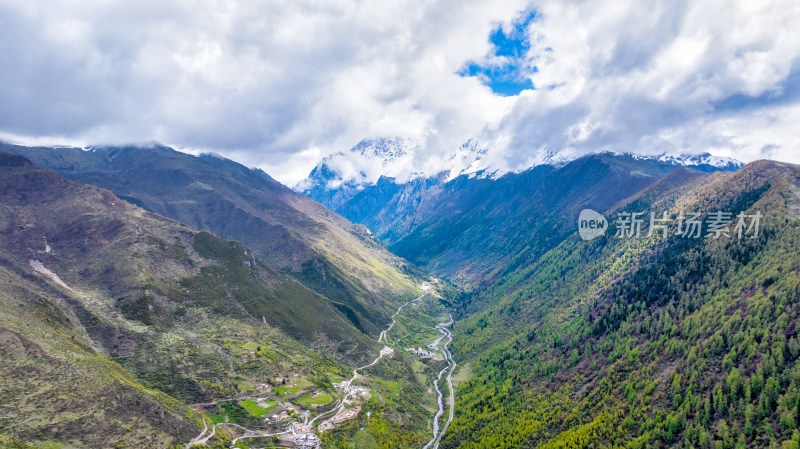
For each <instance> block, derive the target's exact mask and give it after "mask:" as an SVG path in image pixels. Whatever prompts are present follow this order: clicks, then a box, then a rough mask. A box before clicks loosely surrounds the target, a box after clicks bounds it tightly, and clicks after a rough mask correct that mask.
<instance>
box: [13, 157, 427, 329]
mask: <svg viewBox="0 0 800 449" xmlns="http://www.w3.org/2000/svg"><path fill="white" fill-rule="evenodd" d="M0 150H2V151H7V152H11V153H16V154H20V155H22V156H24V157H26V158H28V159H30V160H31V161H33V163H34V164H36V165H37V166H40V167H42V168H46V169H49V170H53V171H56V172H57V173H59V174H60V175H62V176H64V177H67V178H69V179H72V180H75V181H79V182H84V183H87V184H91V185H95V186H98V187H101V188H105V189H109V190H111V191H112V192H114V194H115V195H117V196H118V197H120V198H122V199H124V200H125V201H127V202H130V203H132V204H135V205H138V206H140V207H142V208H144V209H146V210H148V211H151V212H155V213H157V214H159V215H162V216H164V217H167V218H171V219H174V220H177V221H179V222H181V223H184V224H186V225H188V226H190V227H192V228H196V229H201V230H207V231H210V232H213V233H214V234H216V235H219V236H221V237H223V238H226V239H231V240H236V241H239V242H242V243H243V244H244V245H245V246H246V247H247V248H249V249H251V250H252V251H253V253H254V255H255V256H256V257H258V258H259V259H260V260H262V261H263V263H264V264H266V265H267V266H268V267H270V268H271V269H272V270H273V271H276V272H279V273H281V274H282V275H283V276H286V277H288V278H290V279H294V280H296V281H298V282H300V283H302V284H303V285H305V286H306V287H307V288H309V289H311V290H313V291H314V292H315V293H317V294H319V295H321V296H323V297H325V298H327V299H328V300H330V301H331V302H332V303H333V304H334V305H335V306H336V307H337V308H338V310H339V311H340V312H341V314H343V315H344V316H346V317H347V318H348V320H349V321H350V323H351V324H352V325H353V326H354V327H356V328H357V329H359V330H360V331H362V332H364V333H367V334H369V335H373V336H377V334H378V333H379V332H380V329H381V328H383V327H384V325H385V323H386V322H387V321H388V316H389V315H391V313H392V310H393V309H394V308H396V307H397V305H399V304H400V303H402V301H404V300H407V299H410V298H412V297H414V296H415V295H417V294H418V291H417V289H416V281H415V279H419V278H421V277H422V273H420V272H419V271H418V270H416V268H414V267H413V266H412V265H411V264H409V263H408V262H406V261H404V260H403V259H400V258H398V257H397V256H395V255H393V254H392V253H390V252H389V251H387V250H386V248H385V246H384V245H383V244H382V243H380V242H379V241H378V240H377V239H375V238H374V237H372V236H371V235H370V233H369V231H367V230H366V228H364V227H363V226H358V225H354V224H353V223H351V222H349V221H347V220H346V219H344V218H342V217H340V216H338V215H336V214H333V213H331V212H330V211H328V210H327V209H325V208H324V207H323V206H321V205H319V204H317V203H315V202H314V201H312V200H310V199H308V198H306V197H305V196H302V195H299V194H297V193H295V192H293V191H292V190H290V189H289V188H287V187H285V186H283V185H281V184H280V183H278V182H276V181H275V180H273V179H272V178H270V177H269V176H268V175H267V174H266V173H264V172H263V171H260V170H253V169H249V168H247V167H244V166H242V165H241V164H238V163H235V162H233V161H231V160H228V159H224V158H221V157H218V156H214V155H203V156H199V157H196V156H192V155H189V154H185V153H181V152H178V151H175V150H173V149H171V148H169V147H165V146H161V145H154V146H152V147H96V148H92V149H91V150H90V151H85V150H82V149H78V148H47V147H23V146H16V145H9V144H0Z"/></svg>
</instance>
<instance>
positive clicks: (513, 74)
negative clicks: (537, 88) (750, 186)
mask: <svg viewBox="0 0 800 449" xmlns="http://www.w3.org/2000/svg"><path fill="white" fill-rule="evenodd" d="M535 17H536V13H535V12H526V13H524V14H523V15H522V16H521V17H520V18H519V19H518V20H516V21H514V23H513V24H512V28H511V29H510V30H508V32H506V30H503V27H502V26H498V27H497V28H495V29H494V31H492V33H491V34H490V35H489V41H490V42H491V43H492V45H493V46H494V52H493V54H490V55H487V56H486V57H485V58H484V60H483V61H480V62H475V61H471V62H469V63H468V64H466V65H465V66H464V67H463V68H462V69H461V70H459V72H458V74H459V75H460V76H474V77H477V78H478V79H479V80H480V81H481V82H482V83H483V84H486V85H487V86H489V88H491V89H492V91H493V92H495V93H496V94H499V95H503V96H513V95H518V94H519V93H520V92H522V91H523V90H527V89H533V88H534V86H533V83H532V82H531V80H530V77H529V76H530V74H531V73H535V72H536V67H533V68H531V67H528V65H527V62H526V61H525V55H526V54H527V52H528V49H530V43H529V42H528V37H527V29H528V26H529V25H530V23H531V22H532V21H533V19H534V18H535Z"/></svg>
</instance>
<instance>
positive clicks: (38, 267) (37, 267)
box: [28, 259, 72, 291]
mask: <svg viewBox="0 0 800 449" xmlns="http://www.w3.org/2000/svg"><path fill="white" fill-rule="evenodd" d="M28 263H29V264H30V265H31V268H33V271H35V272H37V273H39V274H42V275H44V276H46V277H48V278H50V280H51V281H53V283H54V284H57V285H59V286H61V287H63V288H65V289H67V290H69V291H72V287H70V286H69V285H67V284H66V283H65V282H64V281H62V280H61V278H60V277H58V275H57V274H55V273H53V272H52V271H50V270H48V269H47V267H45V266H44V264H42V263H41V262H39V261H38V260H33V259H31V260H29V261H28Z"/></svg>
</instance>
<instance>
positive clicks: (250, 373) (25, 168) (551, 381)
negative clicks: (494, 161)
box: [0, 139, 800, 449]
mask: <svg viewBox="0 0 800 449" xmlns="http://www.w3.org/2000/svg"><path fill="white" fill-rule="evenodd" d="M419 151H422V149H421V147H420V146H419V145H418V144H417V143H415V142H413V141H406V140H402V139H378V140H370V141H364V142H362V143H361V144H359V145H357V146H356V147H355V148H354V149H353V150H352V151H349V152H343V153H341V154H339V155H334V156H331V157H329V158H327V159H326V160H324V161H322V162H321V163H320V164H319V165H317V167H316V168H315V169H314V170H313V171H312V172H311V174H310V176H309V178H308V179H307V180H305V181H304V182H303V183H301V185H300V187H303V189H300V190H301V193H302V194H301V193H298V192H296V191H293V190H291V189H289V188H287V187H285V186H283V185H281V184H279V183H278V182H276V181H275V180H273V179H272V178H271V177H269V176H268V175H267V174H266V173H264V172H262V171H260V170H257V169H250V168H247V167H244V166H242V165H240V164H238V163H235V162H233V161H230V160H227V159H225V158H222V157H220V156H216V155H211V154H207V155H200V156H193V155H189V154H184V153H180V152H177V151H175V150H173V149H171V148H168V147H165V146H162V145H150V146H124V147H112V146H103V147H89V148H86V149H81V148H48V147H26V146H19V145H10V144H2V145H0V187H1V189H0V282H2V284H3V288H2V289H0V299H1V300H2V301H1V302H0V354H2V359H0V373H2V376H3V379H4V381H3V382H2V384H0V447H2V446H3V445H4V444H6V443H5V442H8V441H10V440H8V435H13V441H14V442H13V443H10V444H9V447H26V446H25V445H24V444H23V443H17V442H16V439H19V440H22V441H27V442H32V443H33V444H35V445H39V446H41V444H55V447H59V446H58V444H61V445H65V446H66V447H106V446H108V445H112V446H115V445H116V446H119V447H148V446H149V447H170V446H184V445H187V443H188V442H189V441H191V440H192V439H193V437H195V440H196V435H198V434H201V435H203V434H206V430H204V429H209V428H210V427H211V424H213V423H219V422H225V421H227V422H228V423H232V424H235V425H245V426H255V425H261V419H260V418H258V417H256V416H255V415H252V416H251V415H250V414H248V412H247V411H246V410H247V409H246V406H245V405H242V403H243V401H244V399H245V398H251V397H256V396H254V395H259V396H261V397H262V399H259V400H261V401H262V402H261V404H265V403H266V402H263V401H267V399H269V400H274V402H275V403H276V404H282V405H277V406H278V407H280V408H286V409H287V411H289V408H287V407H288V404H286V402H291V401H294V402H295V404H297V403H302V404H306V405H305V406H306V407H312V408H314V410H312V411H310V412H309V413H310V415H311V416H320V415H324V413H326V410H327V409H326V408H325V407H326V406H325V405H321V406H320V405H310V404H311V402H308V401H311V399H312V398H319V397H323V396H327V395H329V396H330V397H331V398H337V399H336V400H339V399H341V401H342V402H336V401H334V402H332V404H334V405H336V406H337V407H338V404H343V405H342V406H341V407H343V408H347V407H349V410H356V408H357V411H355V413H354V415H353V416H352V417H350V418H349V419H348V420H344V421H342V422H339V423H337V425H336V426H335V427H334V428H329V429H328V430H325V431H324V432H319V431H317V432H318V435H320V437H321V444H322V447H323V448H333V447H352V448H363V449H372V448H378V447H380V448H392V449H394V448H396V449H400V448H419V447H423V446H424V445H425V443H426V442H427V441H431V442H432V443H431V444H434V443H435V444H438V447H440V448H442V449H445V448H447V449H450V448H453V449H454V448H466V449H470V448H488V447H491V448H498V449H502V448H508V449H511V448H533V447H536V448H540V447H541V448H585V447H629V448H648V447H649V448H659V447H686V448H690V447H694V448H736V449H739V448H750V447H755V448H770V449H771V448H774V447H782V448H797V447H798V446H800V383H798V382H799V381H798V379H800V374H798V373H800V343H798V333H800V324H798V323H800V307H799V306H798V305H799V304H800V302H798V298H800V251H798V248H797V243H796V242H797V241H798V237H799V236H798V233H799V232H800V167H798V166H796V165H792V164H786V163H781V162H776V161H755V162H751V163H749V164H747V165H743V164H741V163H738V162H736V161H733V160H729V159H724V158H716V157H713V156H710V155H698V156H688V155H675V156H671V155H661V156H641V155H636V154H627V153H626V154H621V153H613V152H601V153H597V154H590V155H583V156H580V157H567V156H564V155H557V154H552V155H549V156H548V157H546V158H543V159H542V163H538V164H535V165H534V166H531V167H529V168H527V169H525V170H521V171H505V172H503V171H498V170H492V169H491V167H487V166H485V165H484V164H483V163H484V162H486V161H487V159H486V157H487V153H486V150H484V149H482V148H481V147H480V146H479V145H478V144H477V143H476V142H474V141H470V142H468V143H467V144H465V146H464V147H463V148H461V149H459V150H458V151H456V152H454V153H453V156H454V158H453V161H455V160H456V159H458V162H457V163H456V162H454V163H453V164H452V167H453V169H452V170H451V171H448V172H440V173H433V174H430V173H423V172H422V171H420V172H414V171H413V170H409V167H411V168H413V161H414V155H415V153H416V152H419ZM354 157H355V158H356V159H359V158H360V159H363V161H362V162H357V163H351V162H352V160H353V158H354ZM364 161H366V162H364ZM398 161H399V162H398ZM476 161H477V163H476ZM348 164H350V165H348ZM359 164H360V165H359ZM403 164H406V165H403ZM408 164H411V165H410V166H408ZM587 210H590V211H591V214H593V215H592V216H594V217H602V219H603V223H605V224H604V227H603V228H602V229H599V231H600V233H599V235H598V237H597V238H594V239H591V240H587V239H584V238H582V235H581V233H580V232H579V225H580V223H579V216H581V214H582V213H584V214H585V213H586V212H587ZM637 214H638V215H637ZM636 216H639V217H642V218H641V219H640V220H639V221H638V222H637V224H636V225H635V226H636V227H633V226H634V225H633V224H632V221H631V220H633V217H636ZM690 217H693V218H690ZM626 220H627V221H626ZM691 223H694V225H697V226H699V227H697V228H696V229H695V228H690V224H691ZM626 224H627V226H628V227H627V228H626ZM606 225H607V228H606V227H605V226H606ZM694 225H692V226H694ZM690 229H695V230H696V234H694V233H693V231H692V232H689V230H690ZM603 230H604V231H603ZM423 285H424V288H425V290H424V291H423V290H422V289H421V288H420V287H422V286H423ZM426 292H427V293H426ZM423 293H424V294H423ZM420 295H421V296H420ZM428 296H430V299H431V300H430V301H421V300H417V301H413V299H414V298H418V297H419V298H426V297H428ZM404 307H405V309H404ZM451 319H452V320H451ZM437 323H438V325H437ZM444 329H446V331H445V330H444ZM450 334H451V335H452V342H451V343H449V344H450V349H449V350H447V347H446V346H445V347H443V346H442V341H443V340H444V339H445V337H446V336H447V335H450ZM434 343H435V344H434ZM428 344H434V346H427V345H428ZM437 345H438V346H437ZM426 348H427V349H426ZM443 348H444V349H443ZM450 352H452V357H450V355H449V354H450ZM437 354H441V357H439V356H437ZM376 355H378V358H374V357H375V356H376ZM453 360H454V361H457V362H458V363H457V365H455V364H453V363H452V361H453ZM359 367H360V368H359ZM451 368H452V369H454V371H453V372H452V373H451V374H452V377H450V376H449V375H448V376H447V377H446V381H445V377H444V376H445V374H446V373H447V372H448V370H449V369H451ZM354 369H355V371H354ZM359 370H361V371H359ZM365 370H366V372H365ZM350 378H352V379H354V380H355V379H358V380H359V384H360V385H366V386H368V391H369V397H368V399H364V400H362V401H361V402H358V403H357V405H356V404H350V405H347V404H346V403H345V400H348V396H347V395H341V394H340V392H341V391H342V390H340V389H341V388H342V385H343V384H345V383H346V381H347V380H348V379H350ZM436 379H440V380H441V382H440V383H434V381H435V380H436ZM287 380H288V381H289V382H292V385H295V386H283V385H285V384H284V383H282V382H286V381H287ZM334 383H336V384H337V385H338V387H334V386H333V385H334ZM449 383H452V385H453V388H454V390H453V392H452V394H453V397H454V400H453V401H451V400H449V399H447V395H446V394H442V393H441V391H447V389H448V388H449V386H446V385H448V384H449ZM301 385H305V386H301ZM348 385H349V384H348ZM303 388H309V390H303ZM337 388H338V389H337ZM345 388H346V387H345ZM295 390H297V391H296V396H294V397H293V396H291V395H292V394H294V393H293V392H294V391H295ZM312 392H313V395H314V396H313V397H312ZM437 393H438V394H439V399H437ZM284 394H286V395H290V396H288V398H289V399H283V398H284V397H283V396H282V395H284ZM301 400H302V401H306V402H298V401H301ZM437 402H438V404H437ZM237 404H238V405H237ZM190 405H191V406H190ZM450 405H452V407H453V410H454V412H453V419H452V421H450V420H447V419H446V416H447V413H446V407H445V406H450ZM265 406H267V405H265ZM437 406H438V407H439V411H440V412H441V413H439V414H438V415H442V419H441V421H440V422H438V423H437V425H436V426H434V425H432V419H434V416H435V414H436V410H437ZM247 407H250V409H249V410H254V409H253V407H252V404H251V405H247ZM269 407H272V406H269ZM319 407H321V408H319ZM20 411H21V412H20ZM265 413H266V411H265ZM259 416H260V415H259ZM295 419H297V423H298V424H302V417H296V418H295ZM317 424H319V422H317ZM439 424H441V425H442V426H443V428H444V429H445V431H444V432H443V433H442V434H440V435H439V436H438V439H437V435H436V433H435V432H436V429H439V430H441V428H442V427H440V426H439ZM321 428H322V427H320V429H321ZM214 429H215V432H216V433H214V434H213V438H212V437H210V438H211V439H210V440H209V439H207V440H206V441H205V443H207V444H209V445H216V446H217V447H229V446H230V445H231V444H232V440H233V439H234V438H236V436H237V435H239V436H241V434H237V431H236V429H235V427H233V426H230V425H229V426H226V427H225V429H226V430H223V429H222V427H217V426H214ZM217 429H219V430H218V431H217ZM201 432H202V433H201ZM431 436H433V440H430V438H431ZM436 441H439V442H438V443H436ZM46 442H50V443H46ZM245 443H247V444H251V443H252V441H245V440H238V443H237V444H239V445H244V444H245ZM262 443H263V440H262ZM256 444H257V447H261V446H258V444H261V443H256ZM280 444H283V443H280ZM14 445H16V446H14ZM29 447H36V446H29Z"/></svg>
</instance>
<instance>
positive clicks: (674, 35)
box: [0, 0, 800, 183]
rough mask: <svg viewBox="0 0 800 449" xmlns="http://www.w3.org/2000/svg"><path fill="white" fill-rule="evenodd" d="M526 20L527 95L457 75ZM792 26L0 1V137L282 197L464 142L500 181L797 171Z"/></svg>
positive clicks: (618, 1)
mask: <svg viewBox="0 0 800 449" xmlns="http://www.w3.org/2000/svg"><path fill="white" fill-rule="evenodd" d="M530 9H534V10H536V11H537V17H536V18H535V20H534V21H533V22H532V23H531V24H530V27H529V29H528V34H529V39H530V43H531V48H530V51H529V54H528V55H527V58H528V62H529V64H531V65H535V66H536V67H537V69H538V71H537V72H536V73H534V74H532V75H531V79H532V81H533V83H534V85H535V86H536V88H537V90H536V91H526V92H523V94H521V95H519V96H518V97H500V96H498V95H495V94H493V93H492V92H491V90H490V89H489V88H488V87H486V86H485V85H483V84H482V83H481V82H480V80H479V79H477V78H463V77H460V76H458V75H457V74H456V72H458V70H459V69H460V68H462V67H463V66H464V64H466V63H467V62H469V61H491V60H493V58H492V57H491V56H490V55H491V45H490V44H489V42H488V36H489V34H490V32H491V31H492V29H493V28H495V27H496V26H497V25H498V24H504V26H506V27H507V26H509V24H510V23H511V22H512V21H513V20H514V19H515V18H517V17H518V15H519V14H520V13H521V12H522V11H525V10H530ZM798 22H800V4H798V3H797V2H793V1H774V2H769V1H758V2H747V1H742V2H731V1H721V0H711V1H703V2H689V1H685V2H652V1H645V2H642V1H634V0H613V1H611V0H608V1H593V2H562V1H555V0H553V1H550V0H541V1H540V0H534V1H532V2H526V1H523V0H507V1H503V2H483V1H478V0H472V1H463V0H440V1H437V0H415V1H402V0H389V1H382V2H368V1H324V2H320V1H288V0H286V1H274V2H245V1H231V2H212V1H200V2H195V1H192V2H189V1H188V0H184V1H175V2H164V1H154V0H150V1H139V2H126V3H123V2H90V1H78V0H72V1H68V0H65V1H60V2H46V1H44V0H30V1H26V2H15V1H11V0H0V104H2V105H3V107H2V108H0V136H5V137H6V138H9V136H11V137H13V138H15V139H16V140H24V139H36V140H37V141H39V142H41V141H43V140H47V139H50V140H59V141H62V142H70V143H72V142H81V143H122V142H132V141H149V140H152V139H157V140H160V141H162V142H164V143H167V144H172V145H176V146H179V147H185V148H196V149H199V150H210V151H216V152H219V153H222V154H224V155H226V156H229V157H232V158H234V159H236V160H239V161H240V162H243V163H245V164H247V165H251V166H260V167H262V168H264V169H265V170H267V172H269V173H270V174H272V175H274V176H275V177H276V178H278V179H280V180H282V181H284V182H287V183H293V182H295V181H297V180H298V179H299V178H301V177H302V176H303V175H304V174H306V173H307V172H308V170H310V168H311V167H313V165H314V164H315V163H316V162H317V161H318V160H319V159H320V158H321V157H322V156H324V155H326V154H331V153H333V152H336V151H343V150H347V149H348V148H349V147H350V146H352V145H354V144H355V143H356V142H358V141H360V140H361V139H363V138H369V137H381V136H401V137H408V138H412V139H415V140H417V141H419V142H421V143H422V145H423V148H424V151H417V152H415V153H414V155H413V162H409V164H408V167H407V170H409V171H413V170H412V169H413V168H414V167H416V169H417V170H426V171H428V172H435V171H439V170H442V169H444V168H447V167H445V166H444V165H446V164H448V163H451V162H452V161H453V160H454V159H453V158H452V157H451V156H452V154H451V153H452V152H453V151H454V150H455V149H456V148H458V147H459V146H460V145H461V144H462V143H464V142H465V141H467V140H468V139H470V138H471V137H475V136H477V137H478V138H479V140H480V142H481V143H482V144H484V145H488V146H491V147H492V152H491V153H490V154H489V155H487V156H486V160H485V162H486V163H491V164H494V165H495V166H497V167H503V168H509V169H514V168H520V167H522V166H525V165H526V164H530V163H532V161H535V160H537V159H541V157H542V155H543V154H545V153H546V152H548V151H549V152H552V151H567V152H572V153H582V152H588V151H597V150H602V149H614V150H618V151H639V152H650V153H655V152H663V151H671V150H680V151H686V150H689V151H703V150H708V149H713V150H715V151H717V152H718V153H720V154H723V153H724V154H726V155H731V156H734V157H737V158H740V159H743V160H749V159H752V158H755V157H762V156H759V155H763V152H762V149H763V148H766V150H764V151H772V153H771V154H774V157H776V158H783V159H785V160H794V161H796V162H800V159H799V158H800V156H798V154H800V152H798V151H797V139H796V138H795V134H796V133H794V132H793V129H792V124H793V122H792V121H791V120H795V121H794V123H797V122H796V116H797V113H796V109H797V107H796V106H795V105H796V104H797V100H798V98H797V94H798V92H797V91H798V88H797V87H796V86H795V85H796V84H797V83H798V81H797V80H798V79H800V76H798V75H797V73H798V72H800V70H799V68H800V67H798V55H800V46H798V45H797V42H800V28H798V27H796V26H795V25H796V23H798ZM487 55H489V57H488V58H487Z"/></svg>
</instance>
